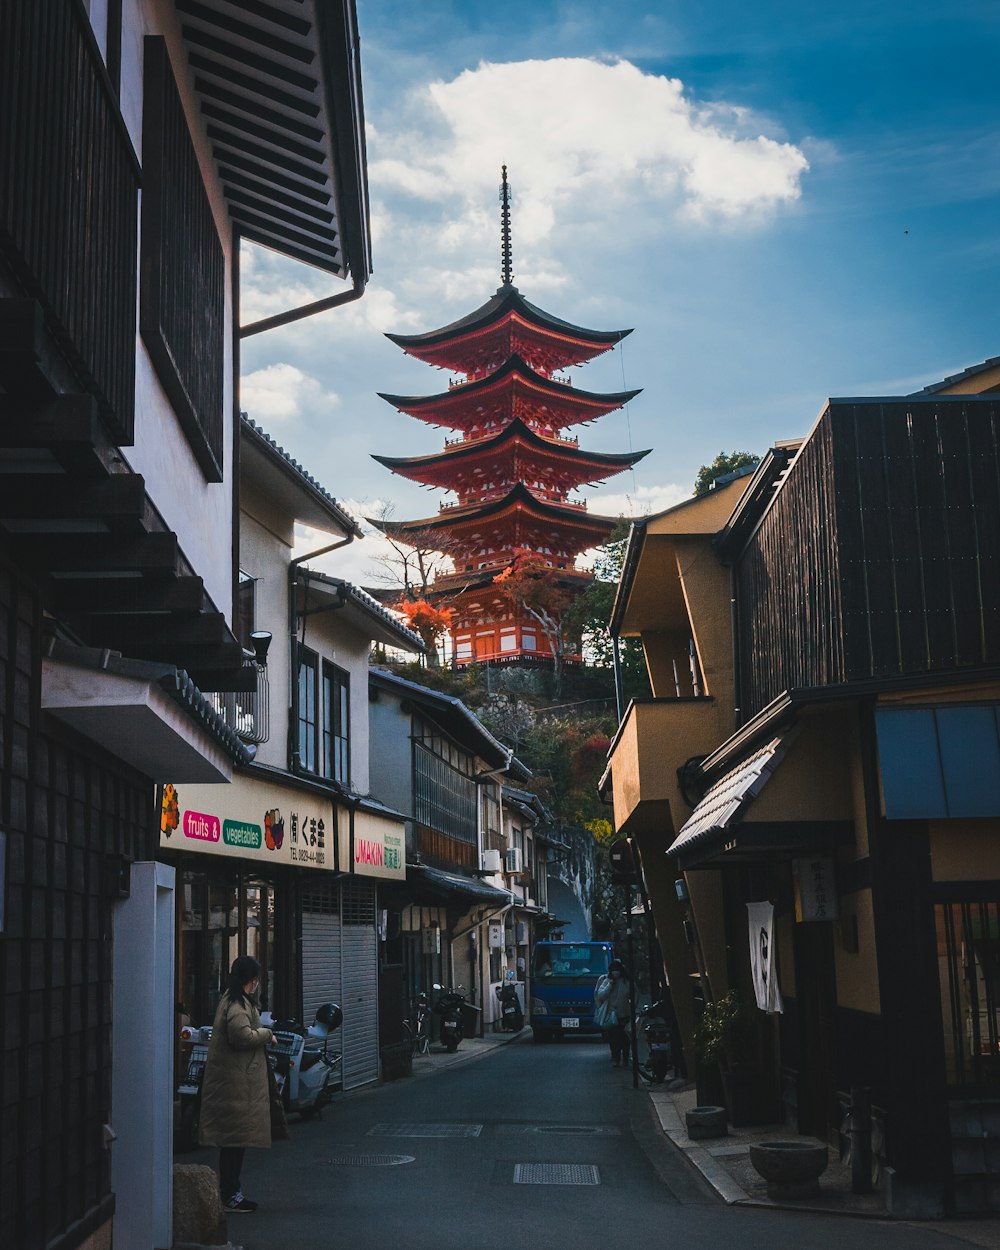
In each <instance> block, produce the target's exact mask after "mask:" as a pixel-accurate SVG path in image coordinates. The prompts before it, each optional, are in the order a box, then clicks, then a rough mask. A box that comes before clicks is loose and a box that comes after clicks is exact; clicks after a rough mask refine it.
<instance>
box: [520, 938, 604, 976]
mask: <svg viewBox="0 0 1000 1250" xmlns="http://www.w3.org/2000/svg"><path fill="white" fill-rule="evenodd" d="M609 958H610V954H609V951H608V948H607V947H606V946H602V945H601V944H600V942H580V943H572V944H571V943H568V942H567V943H561V944H559V945H546V944H544V943H539V944H538V945H537V946H536V947H535V966H534V975H535V978H536V981H537V983H538V984H549V985H580V984H584V983H589V984H593V982H594V981H595V980H596V979H597V978H598V977H600V976H603V975H604V974H605V973H606V972H607V970H608V960H609Z"/></svg>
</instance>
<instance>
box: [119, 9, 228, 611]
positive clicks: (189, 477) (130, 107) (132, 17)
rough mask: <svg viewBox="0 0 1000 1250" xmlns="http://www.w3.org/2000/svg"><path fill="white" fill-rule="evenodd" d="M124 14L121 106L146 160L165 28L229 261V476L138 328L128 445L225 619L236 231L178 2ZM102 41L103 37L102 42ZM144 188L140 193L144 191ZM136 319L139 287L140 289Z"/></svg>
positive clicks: (225, 408)
mask: <svg viewBox="0 0 1000 1250" xmlns="http://www.w3.org/2000/svg"><path fill="white" fill-rule="evenodd" d="M122 7H123V14H122V67H121V108H122V114H123V116H124V119H125V123H126V125H127V127H128V130H129V134H130V135H131V136H132V143H133V146H134V147H135V150H136V153H137V154H138V156H139V158H140V161H141V159H142V63H143V39H144V38H145V36H146V35H163V36H164V38H165V39H166V41H167V46H168V48H169V51H170V59H171V63H172V65H173V70H174V76H175V78H176V80H177V85H178V90H179V91H180V95H181V99H182V101H183V103H184V108H185V112H186V114H187V119H188V127H189V129H190V131H191V137H192V141H193V143H194V145H195V149H196V151H197V153H198V158H199V162H200V165H201V171H202V176H203V178H204V181H205V186H206V189H207V192H208V196H209V200H210V202H211V205H212V209H213V213H214V215H215V222H216V226H217V228H218V231H219V239H220V242H221V244H222V248H223V252H224V254H225V260H226V274H225V299H226V322H225V332H224V352H225V357H224V366H223V400H222V404H223V440H222V441H223V452H224V462H223V481H222V482H217V483H208V482H206V481H205V478H204V476H203V474H202V471H201V469H200V467H199V466H198V463H197V461H196V460H195V458H194V456H193V454H192V452H191V449H190V446H189V445H188V442H187V438H186V437H185V435H184V433H183V431H182V430H181V427H180V424H179V423H178V421H177V418H176V416H175V414H174V411H173V408H172V407H171V405H170V403H169V401H168V400H167V397H166V395H165V394H164V391H163V388H162V387H161V386H160V383H159V380H158V379H157V376H156V373H155V370H154V369H153V367H152V363H151V362H150V359H149V356H148V353H147V352H146V349H145V346H144V344H143V342H142V339H141V337H140V336H139V335H138V333H137V334H136V415H135V444H134V446H132V447H127V448H123V455H124V456H125V458H126V460H127V461H128V463H129V464H130V466H131V467H132V468H133V469H134V470H135V471H136V472H137V473H141V474H142V475H143V476H144V477H145V479H146V486H147V490H148V491H149V494H150V496H151V498H152V499H153V501H154V503H155V504H156V507H157V508H158V510H159V511H160V513H161V515H162V516H163V519H164V520H165V522H166V523H167V525H168V526H169V528H170V529H172V530H173V531H174V532H175V533H176V534H177V536H178V538H179V540H180V544H181V547H182V549H183V551H184V554H185V556H186V557H187V559H188V560H189V562H190V563H191V564H192V566H193V567H194V568H195V569H196V571H197V572H198V573H199V574H200V575H201V577H203V578H204V580H205V588H206V590H207V591H208V593H209V594H210V595H211V597H212V599H213V600H214V602H215V605H216V607H217V608H218V609H219V611H220V612H222V613H223V614H224V615H225V617H226V619H227V620H230V619H231V612H232V543H233V526H232V489H233V485H232V478H233V463H232V443H233V402H234V401H233V336H232V324H233V309H232V300H231V291H232V281H231V277H232V265H233V254H232V230H231V226H230V222H229V215H228V212H227V211H226V207H225V203H224V201H223V198H222V192H221V188H220V186H219V184H218V181H217V179H216V176H215V172H214V169H213V167H212V162H211V154H210V150H209V147H208V144H207V140H206V137H205V135H204V132H203V130H202V125H201V121H200V119H199V115H198V112H197V109H196V106H195V101H194V98H193V94H192V91H191V87H190V82H189V75H188V69H187V58H186V55H185V50H184V47H183V45H182V42H181V37H180V27H179V25H178V22H177V15H176V12H175V10H174V6H173V5H172V4H170V3H163V2H157V0H125V2H124V4H123V6H122ZM102 42H103V41H102ZM140 194H141V193H140ZM136 318H137V324H138V291H137V292H136Z"/></svg>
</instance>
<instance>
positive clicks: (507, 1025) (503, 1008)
mask: <svg viewBox="0 0 1000 1250" xmlns="http://www.w3.org/2000/svg"><path fill="white" fill-rule="evenodd" d="M496 996H497V998H498V999H499V1001H500V1027H501V1028H502V1029H503V1031H504V1032H505V1033H520V1032H521V1030H522V1029H523V1028H524V1011H523V1010H522V1009H521V1000H520V999H519V998H518V996H517V987H516V986H515V985H514V983H513V981H506V982H505V983H504V984H503V985H498V986H497V987H496Z"/></svg>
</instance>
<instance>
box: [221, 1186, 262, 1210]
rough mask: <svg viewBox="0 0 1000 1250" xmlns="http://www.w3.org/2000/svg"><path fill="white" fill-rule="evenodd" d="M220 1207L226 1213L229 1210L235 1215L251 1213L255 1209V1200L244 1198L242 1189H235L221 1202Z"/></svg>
mask: <svg viewBox="0 0 1000 1250" xmlns="http://www.w3.org/2000/svg"><path fill="white" fill-rule="evenodd" d="M222 1207H223V1210H224V1211H225V1212H226V1214H227V1215H228V1214H229V1213H230V1212H232V1213H233V1214H235V1215H252V1214H253V1213H254V1211H256V1210H257V1204H256V1202H251V1201H250V1199H249V1198H244V1197H243V1192H242V1190H237V1191H236V1193H235V1194H233V1196H232V1197H231V1198H230V1199H229V1201H228V1202H224V1203H223V1204H222Z"/></svg>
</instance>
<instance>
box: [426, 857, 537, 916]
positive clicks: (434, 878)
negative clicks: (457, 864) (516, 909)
mask: <svg viewBox="0 0 1000 1250" xmlns="http://www.w3.org/2000/svg"><path fill="white" fill-rule="evenodd" d="M406 883H407V885H409V886H413V887H415V888H416V889H417V891H418V892H419V893H420V894H422V895H427V896H428V897H433V898H435V899H440V900H441V901H442V902H446V903H447V902H463V901H465V902H468V903H470V904H472V903H494V904H496V906H498V907H503V906H505V905H506V904H508V903H518V902H521V903H523V902H524V900H523V899H519V898H518V896H517V895H516V894H512V893H511V892H510V890H498V889H496V887H495V886H492V885H487V884H486V882H485V881H477V880H476V878H475V877H464V876H462V874H461V873H458V872H444V871H442V870H441V869H440V868H430V867H428V866H427V864H408V865H407V868H406Z"/></svg>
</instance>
